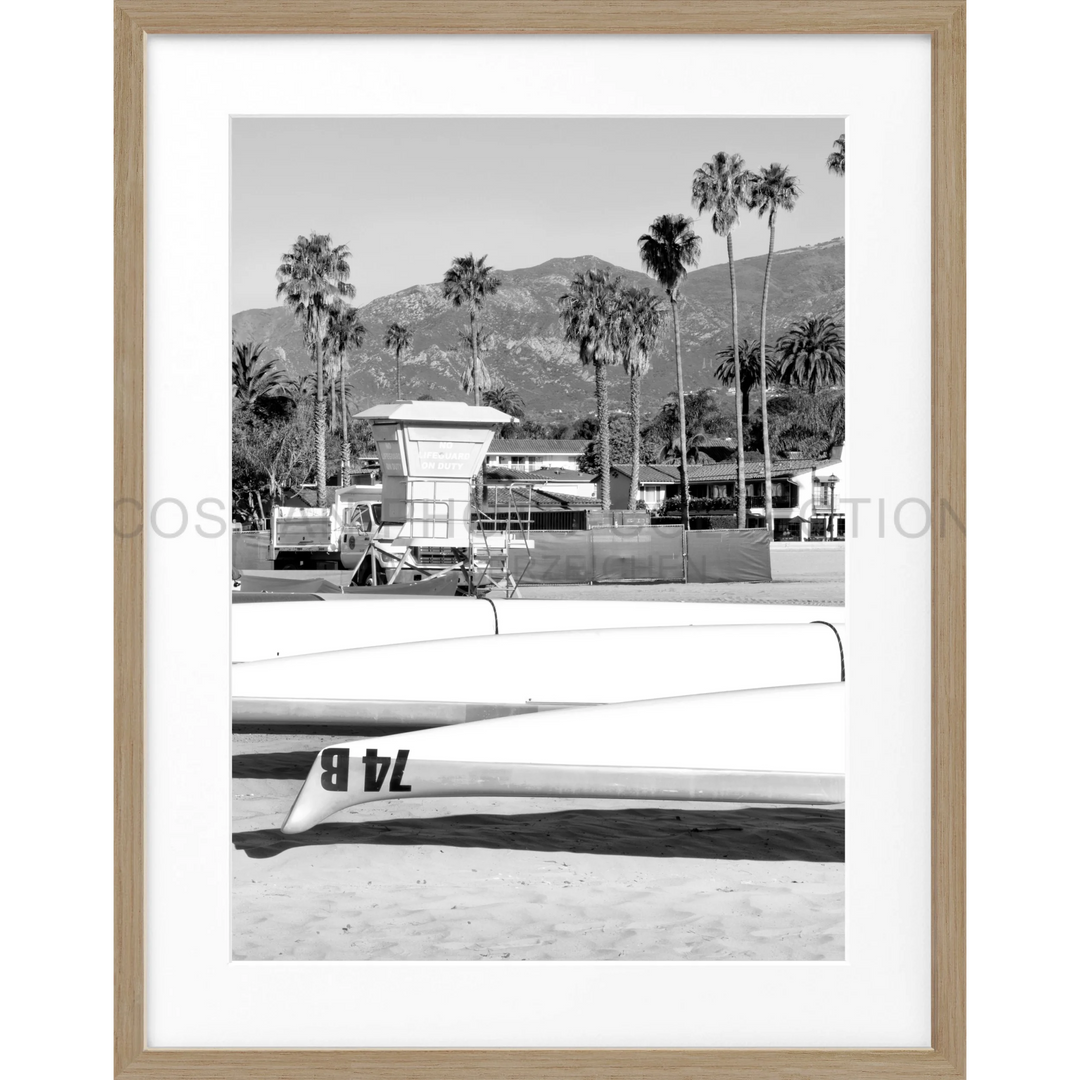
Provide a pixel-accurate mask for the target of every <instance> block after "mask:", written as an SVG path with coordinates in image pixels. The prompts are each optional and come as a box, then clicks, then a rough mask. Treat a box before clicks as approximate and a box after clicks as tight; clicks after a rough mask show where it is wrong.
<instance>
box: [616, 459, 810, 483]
mask: <svg viewBox="0 0 1080 1080" xmlns="http://www.w3.org/2000/svg"><path fill="white" fill-rule="evenodd" d="M828 464H831V463H830V462H828V461H825V460H823V459H820V458H777V459H775V460H774V461H773V463H772V475H773V479H776V480H783V479H786V478H788V477H791V476H794V475H795V474H796V473H801V472H808V471H809V470H810V469H815V468H818V469H819V468H821V467H822V466H824V465H828ZM735 468H736V463H735V462H734V461H719V462H710V463H709V464H708V465H688V466H687V468H686V478H687V480H688V481H689V482H690V483H691V484H704V483H710V482H722V481H724V480H734V479H735ZM611 470H612V472H616V473H620V474H621V475H623V476H629V475H630V466H629V465H612V466H611ZM764 476H765V462H764V461H748V462H747V463H746V479H747V480H761V479H763V478H764ZM639 482H640V483H642V484H677V483H678V482H679V468H678V466H677V465H642V466H641V469H640V473H639Z"/></svg>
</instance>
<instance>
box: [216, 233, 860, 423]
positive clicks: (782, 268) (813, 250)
mask: <svg viewBox="0 0 1080 1080" xmlns="http://www.w3.org/2000/svg"><path fill="white" fill-rule="evenodd" d="M765 261H766V256H765V255H754V256H749V257H747V258H745V259H737V260H736V261H735V275H736V283H737V288H738V293H739V336H740V338H756V337H757V330H758V320H759V318H760V310H761V290H762V285H763V282H764V272H765ZM597 267H605V268H608V269H610V270H612V271H613V272H615V273H617V274H618V275H619V276H621V277H622V278H624V279H625V280H626V281H628V282H630V283H632V284H635V285H646V286H647V287H649V288H651V289H652V290H653V291H654V292H655V293H656V294H657V295H659V296H661V297H663V298H664V300H665V310H666V311H668V312H670V307H669V305H668V304H667V303H666V296H665V295H664V294H663V292H662V290H661V289H660V288H659V286H658V285H657V283H656V281H655V280H654V279H652V278H650V277H648V276H647V275H646V274H644V273H642V272H641V271H638V270H630V269H627V268H626V267H620V266H616V265H615V264H612V263H609V262H607V261H606V260H604V259H600V258H598V257H597V256H594V255H579V256H574V257H564V256H557V257H555V258H552V259H548V260H546V261H545V262H542V263H539V264H537V265H536V266H531V267H521V268H518V269H515V270H501V269H500V270H499V271H498V274H499V277H500V278H501V279H502V286H501V288H500V289H499V291H498V292H497V293H495V294H494V296H493V297H491V298H490V299H489V301H488V302H487V304H486V305H485V308H484V310H483V312H482V313H481V323H482V324H483V326H484V327H485V328H486V329H487V330H489V331H490V332H491V334H492V339H491V345H490V349H489V351H486V352H485V353H484V362H485V364H486V365H487V367H488V370H489V371H490V372H491V374H492V376H493V378H494V379H495V380H496V381H497V382H504V383H506V384H507V385H508V386H511V387H513V389H515V390H516V391H517V392H518V393H519V394H520V395H521V397H522V399H523V401H524V402H525V406H526V411H527V414H528V415H529V416H530V417H533V418H535V419H543V418H554V417H557V416H575V417H576V416H583V415H587V414H588V413H589V412H591V411H592V409H593V407H594V404H593V401H594V399H593V390H592V387H593V377H592V369H591V367H590V368H585V367H583V366H582V365H581V363H580V362H579V360H578V357H577V352H576V350H575V349H574V348H573V347H572V346H571V345H569V344H567V343H566V342H565V341H563V339H562V329H561V324H560V322H559V315H558V306H557V305H558V298H559V296H561V295H562V294H563V293H564V292H565V291H566V288H567V287H568V286H569V284H570V281H571V280H572V278H573V276H574V274H575V273H578V272H581V271H583V270H588V269H595V268H597ZM680 293H681V297H682V300H681V306H680V317H679V322H680V331H681V336H682V343H683V370H684V376H685V379H686V388H687V390H688V391H692V390H699V389H701V388H702V387H705V386H708V387H716V386H717V383H716V381H715V380H714V379H713V377H712V372H713V369H714V368H715V366H716V361H715V353H716V351H717V350H718V349H721V348H724V347H726V346H727V345H729V344H730V342H731V319H730V316H731V310H730V309H731V300H730V286H729V280H728V267H727V263H726V262H725V263H717V264H714V265H712V266H707V267H702V268H700V269H697V270H694V271H692V272H691V273H690V274H688V275H687V276H686V278H685V279H684V281H683V283H682V286H681V288H680ZM359 312H360V318H361V320H362V321H363V322H364V324H365V325H366V326H367V328H368V335H367V338H366V339H365V342H364V346H363V348H362V350H361V351H360V356H359V357H356V356H355V355H354V356H353V357H351V358H350V364H351V372H350V374H349V375H348V376H347V379H348V381H349V383H350V384H351V385H352V387H353V389H354V391H355V393H356V395H357V398H356V400H357V402H358V404H359V405H360V407H362V408H366V407H367V406H369V405H373V404H376V403H379V402H385V401H388V400H391V399H392V398H393V397H394V396H395V377H394V357H393V354H392V353H391V352H390V350H389V349H387V348H385V347H384V345H383V335H384V333H385V329H386V327H387V326H389V325H390V324H391V323H393V322H402V323H404V324H405V325H407V326H409V327H410V328H411V329H412V330H413V344H412V347H411V348H410V350H409V352H408V353H407V354H405V355H403V356H402V363H401V369H402V393H403V395H404V396H405V397H419V396H420V395H421V394H430V395H432V396H433V397H436V398H451V399H457V400H465V398H466V395H465V394H464V393H463V392H462V390H461V388H460V377H461V372H462V370H463V369H464V367H465V364H466V363H467V361H468V353H467V350H466V349H465V348H464V345H463V342H462V340H461V337H462V331H464V330H465V328H466V326H467V322H468V319H467V316H466V315H465V313H464V312H463V311H461V310H460V309H455V308H453V307H452V306H451V305H450V304H449V303H447V302H446V301H445V300H444V299H443V297H442V285H441V282H433V283H424V284H417V285H412V286H409V287H408V288H406V289H402V290H399V291H398V292H395V293H390V294H387V295H386V296H381V297H376V298H375V299H374V300H371V301H369V302H368V303H367V304H364V305H363V306H361V307H360V308H359ZM843 313H844V240H843V238H841V237H837V238H835V239H832V240H827V241H824V242H822V243H819V244H813V245H807V246H803V247H796V248H787V249H783V250H779V251H776V252H775V253H774V256H773V272H772V281H771V284H770V288H769V313H768V332H767V337H768V339H769V340H774V339H775V337H776V336H778V335H779V334H780V333H782V332H783V330H784V329H785V328H786V327H787V326H788V325H790V324H791V323H792V322H793V321H795V320H796V319H798V318H802V317H804V316H806V315H832V316H834V317H838V318H841V319H842V318H843ZM232 326H233V338H234V340H236V341H244V342H246V341H252V342H254V343H256V344H261V345H263V346H264V347H265V348H266V349H267V351H268V352H272V351H273V350H274V349H275V348H277V347H281V348H282V349H284V351H285V356H286V366H287V367H288V369H289V370H290V372H291V373H292V374H293V375H302V374H303V373H305V372H306V371H308V370H310V368H311V363H310V361H309V360H308V358H307V354H306V351H305V350H304V347H303V335H302V333H301V331H300V329H299V327H298V326H297V325H296V321H295V319H294V317H293V315H292V313H291V312H290V311H289V310H288V309H286V308H284V307H273V308H249V309H247V310H245V311H240V312H237V313H236V314H234V315H233V317H232ZM672 338H673V333H672V326H671V319H670V317H669V318H667V319H666V321H665V326H664V329H663V330H662V332H661V335H660V339H659V340H658V342H657V346H656V348H655V350H654V352H653V356H652V365H651V371H650V373H649V375H648V376H647V377H646V379H645V380H644V382H643V395H642V398H643V400H642V405H643V408H644V410H645V411H646V412H647V413H648V412H654V411H655V410H656V409H657V408H658V407H659V405H660V404H661V403H662V401H663V400H664V398H665V397H666V396H667V395H668V394H669V393H670V392H671V391H672V389H673V388H674V346H673V341H672ZM612 375H613V377H612V378H611V379H610V380H609V386H610V389H611V398H612V404H613V407H615V408H617V409H618V408H625V407H626V405H627V399H628V382H629V380H628V379H626V378H625V377H621V372H619V373H616V372H612Z"/></svg>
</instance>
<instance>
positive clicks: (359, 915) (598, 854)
mask: <svg viewBox="0 0 1080 1080" xmlns="http://www.w3.org/2000/svg"><path fill="white" fill-rule="evenodd" d="M325 742H326V739H325V738H322V737H319V736H314V737H312V736H280V735H278V736H260V735H237V736H234V758H233V765H234V769H233V772H234V780H233V796H234V798H233V805H234V814H233V828H234V833H233V955H234V957H235V958H236V959H238V960H281V959H296V960H435V959H448V960H449V959H452V960H464V959H478V960H479V959H493V960H494V959H508V960H604V959H611V960H665V959H666V960H673V959H677V960H842V959H843V956H844V864H843V858H844V811H843V810H842V809H839V808H837V809H833V808H818V807H812V808H811V807H742V806H731V805H722V804H716V803H690V804H675V803H663V802H657V803H643V802H622V801H618V802H617V801H612V800H566V799H490V798H475V799H416V800H400V801H398V800H395V801H390V802H383V803H374V804H370V805H367V806H363V807H356V808H354V809H352V810H350V811H346V812H345V813H343V814H341V815H339V817H338V818H337V819H336V820H334V821H331V822H327V823H326V824H324V825H321V826H319V827H317V828H315V829H312V830H311V831H310V832H307V833H302V834H300V835H298V836H291V837H285V836H282V835H281V833H280V832H279V831H278V830H279V826H280V824H281V822H282V821H283V820H284V818H285V814H286V812H287V811H288V808H289V806H290V805H291V804H292V801H293V799H294V798H295V796H296V793H297V792H298V791H299V788H300V784H301V782H302V780H303V777H304V776H305V775H306V773H307V769H308V767H309V765H310V763H311V760H312V759H313V756H314V753H315V751H316V749H317V748H318V747H320V746H322V745H323V744H324V743H325Z"/></svg>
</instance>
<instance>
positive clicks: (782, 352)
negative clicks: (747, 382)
mask: <svg viewBox="0 0 1080 1080" xmlns="http://www.w3.org/2000/svg"><path fill="white" fill-rule="evenodd" d="M776 359H777V361H778V367H779V375H780V378H781V380H782V381H783V382H786V383H789V384H791V385H792V386H801V387H803V389H805V390H809V391H810V393H811V394H816V393H817V392H818V390H820V389H821V388H822V387H824V386H839V385H840V384H841V383H843V381H844V328H843V327H842V326H841V325H840V324H839V323H838V322H837V321H836V320H835V319H834V318H832V317H831V316H829V315H824V316H821V317H817V316H814V315H811V316H809V317H807V318H805V319H801V320H799V322H797V323H796V324H795V325H794V326H792V327H791V328H790V329H789V330H788V331H787V333H785V334H784V336H783V337H781V338H780V340H779V341H778V342H777V343H776Z"/></svg>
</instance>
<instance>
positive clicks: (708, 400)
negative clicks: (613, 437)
mask: <svg viewBox="0 0 1080 1080" xmlns="http://www.w3.org/2000/svg"><path fill="white" fill-rule="evenodd" d="M683 416H684V417H685V425H686V458H687V461H693V462H695V463H696V462H699V461H700V460H701V449H702V447H703V446H704V444H705V443H707V442H708V441H709V440H710V439H712V438H715V437H716V436H718V435H722V434H723V433H724V431H725V428H726V426H727V420H726V419H725V417H724V415H723V413H722V412H721V411H720V407H719V406H718V405H717V404H716V400H715V398H714V397H713V395H712V393H711V391H709V390H708V389H703V390H693V391H691V392H690V393H689V394H686V395H684V397H683ZM650 428H651V431H652V432H654V433H655V434H656V435H657V436H658V437H659V438H660V439H661V440H662V446H663V450H662V453H661V460H663V461H678V460H680V458H681V453H682V441H681V436H680V431H679V409H678V403H677V402H676V400H675V396H674V395H673V394H672V395H669V396H668V399H667V401H665V402H664V404H663V405H662V406H661V408H660V412H659V413H657V415H656V417H655V418H654V419H653V422H652V424H651V425H650ZM727 430H730V428H727Z"/></svg>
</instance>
